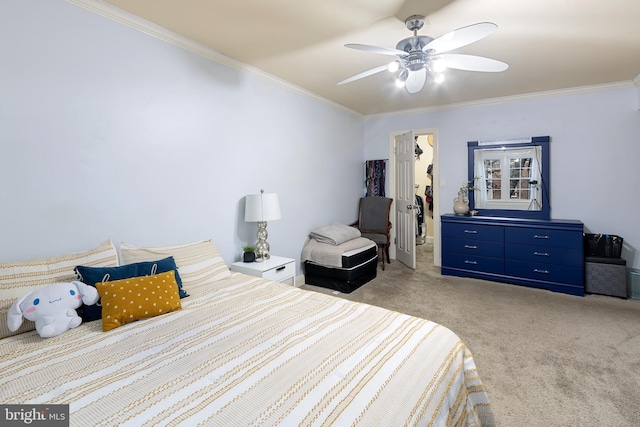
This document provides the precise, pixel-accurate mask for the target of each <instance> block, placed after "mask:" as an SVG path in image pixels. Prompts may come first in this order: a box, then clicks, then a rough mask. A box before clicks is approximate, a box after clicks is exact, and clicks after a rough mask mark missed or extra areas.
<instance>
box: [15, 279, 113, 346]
mask: <svg viewBox="0 0 640 427" xmlns="http://www.w3.org/2000/svg"><path fill="white" fill-rule="evenodd" d="M98 299H100V296H99V295H98V291H97V290H96V288H94V287H93V286H89V285H86V284H84V283H82V282H78V281H73V282H68V283H53V284H51V285H48V286H45V287H43V288H40V289H37V290H35V291H33V292H30V293H28V294H27V295H25V296H23V297H22V298H20V299H18V300H17V301H16V302H15V303H13V305H12V306H11V308H10V309H9V313H8V319H7V323H8V326H9V330H11V331H16V330H17V329H18V328H19V327H20V325H22V320H23V317H24V318H25V319H27V320H33V321H34V322H36V331H38V334H40V336H41V337H43V338H50V337H55V336H56V335H60V334H61V333H63V332H64V331H67V330H69V329H71V328H75V327H77V326H78V325H80V323H82V318H81V317H80V316H78V314H77V313H76V310H75V309H76V308H78V307H80V306H81V305H82V303H83V302H84V303H85V304H87V305H92V304H95V303H96V302H98Z"/></svg>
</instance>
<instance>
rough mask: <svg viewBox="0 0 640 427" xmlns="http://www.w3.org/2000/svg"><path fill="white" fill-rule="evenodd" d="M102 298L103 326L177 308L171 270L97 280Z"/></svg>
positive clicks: (131, 320) (176, 291) (176, 288)
mask: <svg viewBox="0 0 640 427" xmlns="http://www.w3.org/2000/svg"><path fill="white" fill-rule="evenodd" d="M96 288H97V289H98V293H99V294H100V299H101V301H102V330H103V331H105V332H106V331H110V330H111V329H115V328H117V327H119V326H122V325H124V324H125V323H131V322H133V321H136V320H139V319H146V318H149V317H155V316H159V315H161V314H165V313H169V312H171V311H175V310H180V309H181V308H182V305H181V304H180V295H179V294H178V284H177V283H176V276H175V272H174V270H171V271H169V272H167V273H161V274H155V275H152V276H140V277H132V278H130V279H122V280H114V281H111V282H102V283H96Z"/></svg>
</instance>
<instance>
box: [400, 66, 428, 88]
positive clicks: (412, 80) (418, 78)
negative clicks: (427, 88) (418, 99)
mask: <svg viewBox="0 0 640 427" xmlns="http://www.w3.org/2000/svg"><path fill="white" fill-rule="evenodd" d="M426 80H427V69H426V68H421V69H420V70H418V71H409V75H408V76H407V81H406V82H405V83H404V85H405V87H406V88H407V92H409V93H417V92H420V91H421V90H422V88H423V87H424V82H425V81H426Z"/></svg>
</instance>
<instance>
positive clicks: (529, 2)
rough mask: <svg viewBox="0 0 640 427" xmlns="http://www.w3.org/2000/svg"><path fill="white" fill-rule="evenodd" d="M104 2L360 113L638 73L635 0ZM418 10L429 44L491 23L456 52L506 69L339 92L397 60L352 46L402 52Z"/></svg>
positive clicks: (382, 81) (639, 0) (638, 3)
mask: <svg viewBox="0 0 640 427" xmlns="http://www.w3.org/2000/svg"><path fill="white" fill-rule="evenodd" d="M104 1H105V2H106V3H109V4H111V5H114V6H116V7H118V8H120V9H123V10H125V11H127V12H129V13H131V14H134V15H137V16H139V17H141V18H144V19H145V20H147V21H150V22H152V23H154V24H157V25H160V26H162V27H165V28H167V29H169V30H172V31H173V32H176V33H178V34H180V35H182V36H185V37H187V38H189V39H193V40H194V41H196V42H199V43H201V44H203V45H206V46H209V47H211V48H213V49H214V50H216V51H218V52H220V53H222V54H224V55H226V56H228V57H231V58H234V59H236V60H238V61H240V62H243V63H246V64H249V65H251V66H253V67H256V68H258V69H260V70H263V71H265V72H266V73H269V74H272V75H274V76H276V77H279V78H281V79H284V80H286V81H288V82H291V83H293V84H295V85H298V86H300V87H302V88H304V89H307V90H309V91H311V92H313V93H315V94H317V95H320V96H322V97H325V98H327V99H329V100H331V101H334V102H336V103H338V104H341V105H343V106H345V107H347V108H349V109H352V110H355V111H357V112H359V113H362V114H365V115H372V114H380V113H388V112H393V111H401V110H408V109H416V108H432V107H437V106H441V105H449V104H457V103H464V102H471V101H477V100H483V99H492V98H499V97H507V96H516V95H521V94H527V93H536V92H544V91H554V90H561V89H566V88H576V87H582V86H591V85H603V84H605V85H606V84H613V83H618V82H627V83H629V84H630V83H631V81H632V79H634V78H635V77H636V76H638V75H639V73H640V0H606V1H603V0H429V1H427V0H314V1H301V0H180V1H175V0H104ZM413 14H422V15H426V16H427V19H426V23H425V26H424V27H423V28H422V30H420V31H419V33H418V34H419V35H429V36H431V37H434V38H435V37H437V36H440V35H442V34H444V33H446V32H449V31H451V30H454V29H457V28H460V27H464V26H467V25H471V24H474V23H477V22H483V21H489V22H494V23H495V24H497V25H498V30H497V31H496V32H495V33H493V34H492V35H490V36H489V37H487V38H485V39H483V40H480V41H478V42H476V43H473V44H471V45H468V46H465V47H462V48H460V49H458V50H456V51H454V52H456V53H467V54H472V55H479V56H486V57H490V58H494V59H497V60H500V61H503V62H506V63H507V64H509V69H508V70H506V71H504V72H502V73H481V72H470V71H460V70H448V71H447V75H446V80H445V82H444V83H442V84H440V85H436V84H435V83H432V82H427V84H426V85H425V87H424V89H423V90H422V91H421V92H419V93H417V94H409V93H407V92H406V90H400V89H397V88H396V87H395V85H394V84H393V78H392V75H391V74H390V73H388V72H386V71H385V72H382V73H379V74H376V75H374V76H370V77H366V78H364V79H361V80H358V81H355V82H352V83H349V84H346V85H342V86H337V85H336V83H338V82H339V81H341V80H343V79H345V78H347V77H350V76H352V75H355V74H358V73H360V72H362V71H365V70H367V69H369V68H373V67H376V66H379V65H383V64H385V63H388V62H390V60H391V59H392V57H389V56H383V55H377V54H373V53H368V52H362V51H357V50H353V49H348V48H345V47H344V45H345V44H346V43H362V44H370V45H376V46H382V47H395V45H396V43H397V42H398V41H399V40H401V39H403V38H406V37H409V36H411V35H412V33H411V32H409V31H408V30H407V29H406V27H405V25H404V21H405V19H406V18H407V17H408V16H410V15H413ZM638 79H640V78H638ZM638 79H636V81H637V80H638Z"/></svg>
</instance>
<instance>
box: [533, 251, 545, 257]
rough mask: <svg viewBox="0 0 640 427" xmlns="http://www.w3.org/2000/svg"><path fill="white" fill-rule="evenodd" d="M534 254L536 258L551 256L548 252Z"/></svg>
mask: <svg viewBox="0 0 640 427" xmlns="http://www.w3.org/2000/svg"><path fill="white" fill-rule="evenodd" d="M533 254H534V255H536V256H549V254H548V253H546V252H534V253H533Z"/></svg>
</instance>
